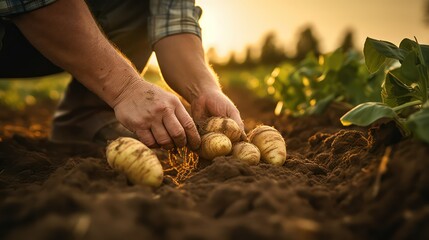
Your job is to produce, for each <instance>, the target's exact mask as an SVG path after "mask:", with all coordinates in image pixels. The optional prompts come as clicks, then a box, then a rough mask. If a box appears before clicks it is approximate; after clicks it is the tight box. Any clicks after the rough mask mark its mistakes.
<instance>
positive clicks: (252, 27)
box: [196, 0, 429, 57]
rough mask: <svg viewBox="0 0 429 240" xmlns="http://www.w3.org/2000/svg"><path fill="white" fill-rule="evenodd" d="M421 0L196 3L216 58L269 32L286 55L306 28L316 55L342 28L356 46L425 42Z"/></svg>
mask: <svg viewBox="0 0 429 240" xmlns="http://www.w3.org/2000/svg"><path fill="white" fill-rule="evenodd" d="M425 1H426V0H359V1H350V0H349V1H346V0H324V1H321V0H197V1H196V2H197V5H199V6H201V7H202V8H203V11H204V12H203V16H202V18H201V21H200V24H201V26H202V28H203V41H204V46H205V47H206V49H208V48H209V47H215V48H216V50H217V53H218V55H219V56H221V57H222V56H223V57H224V56H227V55H228V53H229V51H231V50H235V51H237V52H239V53H240V52H243V50H244V48H245V46H246V45H249V44H250V45H255V46H258V45H259V44H260V42H261V39H262V36H264V34H266V33H267V32H269V31H275V32H276V33H277V36H278V37H279V40H280V43H281V44H282V45H283V46H284V47H285V48H286V49H287V50H289V51H293V49H294V48H295V45H296V39H295V37H296V36H297V35H298V34H299V32H300V31H301V30H302V28H303V27H305V26H308V25H312V26H313V30H314V33H315V34H316V37H317V38H318V39H319V40H320V41H321V49H322V51H324V52H326V51H332V50H334V49H335V48H336V47H338V45H339V42H340V41H341V40H342V38H343V36H344V33H345V31H346V30H347V29H353V31H354V33H355V39H354V40H355V44H356V45H357V46H358V47H362V46H363V43H364V41H365V38H366V37H367V36H369V37H372V38H376V39H382V40H387V41H390V42H393V43H395V44H396V45H397V44H399V42H400V41H401V40H402V39H403V38H405V37H407V38H413V37H414V36H416V37H417V39H418V40H419V41H420V42H421V43H428V44H429V32H428V31H429V25H426V24H425V22H424V8H425Z"/></svg>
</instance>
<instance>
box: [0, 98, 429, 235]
mask: <svg viewBox="0 0 429 240" xmlns="http://www.w3.org/2000/svg"><path fill="white" fill-rule="evenodd" d="M227 93H228V94H229V95H230V97H231V98H232V99H233V101H234V102H235V103H236V104H237V106H238V107H239V109H241V112H242V114H243V117H244V120H245V124H246V129H247V130H250V129H251V128H253V127H254V126H256V125H257V124H260V123H265V124H268V125H272V126H274V127H276V128H277V129H278V130H279V131H280V132H281V133H282V135H283V136H284V138H285V140H286V143H287V150H288V157H287V160H286V163H285V164H284V165H283V166H282V167H276V166H272V165H269V164H265V163H260V164H259V165H257V166H248V165H246V164H244V163H241V162H240V161H238V160H237V159H233V158H231V157H219V158H216V159H214V160H213V161H210V162H208V161H204V160H200V161H199V163H198V165H197V168H196V169H195V170H194V171H193V172H192V174H191V175H189V176H188V177H189V178H187V179H186V180H184V181H181V182H179V184H178V185H176V184H175V182H174V181H171V178H168V177H166V178H165V181H164V183H163V185H162V186H161V187H160V188H158V189H151V188H148V187H142V186H136V185H132V184H131V183H129V182H128V181H127V179H126V177H125V176H124V175H122V174H120V173H117V172H115V171H113V170H112V169H111V168H110V167H109V166H108V165H107V163H106V159H105V157H104V149H103V148H102V147H99V146H97V145H90V144H88V145H70V144H55V143H51V142H49V141H48V140H47V136H48V133H49V129H50V119H51V115H52V113H53V111H54V107H55V104H54V103H43V104H39V105H37V106H33V107H29V108H28V109H27V110H26V111H25V112H15V111H11V110H8V109H2V111H1V112H0V239H429V159H428V156H429V146H428V145H425V144H423V143H420V142H418V141H415V140H412V139H401V138H400V136H399V135H398V134H399V133H398V131H397V130H396V129H395V128H394V126H393V124H391V123H383V124H379V125H378V126H376V127H372V128H369V129H368V128H345V127H342V126H341V124H340V122H339V120H338V119H339V117H340V116H341V115H342V114H343V113H345V111H346V110H347V109H344V108H342V107H341V105H337V104H333V105H331V106H330V107H329V108H328V110H327V112H326V113H324V114H323V115H318V116H311V117H302V118H293V117H290V116H281V117H276V116H274V115H273V114H272V112H273V107H274V106H273V103H271V102H269V101H265V100H260V99H259V100H257V99H250V98H249V96H251V94H248V93H245V92H242V91H228V92H227Z"/></svg>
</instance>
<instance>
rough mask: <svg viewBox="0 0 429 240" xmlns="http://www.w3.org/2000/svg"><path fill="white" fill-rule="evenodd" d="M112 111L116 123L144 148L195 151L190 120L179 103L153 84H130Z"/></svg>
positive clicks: (197, 140)
mask: <svg viewBox="0 0 429 240" xmlns="http://www.w3.org/2000/svg"><path fill="white" fill-rule="evenodd" d="M114 110H115V114H116V118H117V119H118V121H119V122H120V123H122V124H123V125H124V126H125V127H126V128H127V129H128V130H130V131H132V132H134V133H135V134H136V135H137V136H138V138H139V139H140V141H141V142H143V143H144V144H145V145H147V146H148V147H158V146H161V147H163V148H166V149H170V148H173V147H174V146H176V147H183V146H186V145H188V146H189V147H190V148H191V149H197V148H198V147H199V145H200V143H201V139H200V136H199V134H198V131H197V128H196V126H195V124H194V121H193V120H192V118H191V116H190V115H189V114H188V112H187V111H186V109H185V107H184V106H183V105H182V103H181V102H180V100H179V99H178V98H177V97H176V96H175V95H174V94H172V93H169V92H167V91H165V90H163V89H161V88H160V87H158V86H156V85H154V84H151V83H148V82H145V81H136V82H133V84H131V85H130V86H127V87H126V89H124V91H123V92H122V94H121V96H120V97H119V98H118V101H117V104H115V106H114Z"/></svg>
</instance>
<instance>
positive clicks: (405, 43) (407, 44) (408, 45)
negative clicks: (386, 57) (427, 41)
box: [399, 38, 418, 52]
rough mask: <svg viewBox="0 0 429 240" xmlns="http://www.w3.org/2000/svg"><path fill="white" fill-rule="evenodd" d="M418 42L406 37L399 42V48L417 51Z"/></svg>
mask: <svg viewBox="0 0 429 240" xmlns="http://www.w3.org/2000/svg"><path fill="white" fill-rule="evenodd" d="M417 45H418V43H416V42H415V41H413V40H411V39H409V38H404V39H403V40H402V41H401V43H400V44H399V48H400V49H403V50H406V51H414V52H415V51H416V49H417V47H418V46H417Z"/></svg>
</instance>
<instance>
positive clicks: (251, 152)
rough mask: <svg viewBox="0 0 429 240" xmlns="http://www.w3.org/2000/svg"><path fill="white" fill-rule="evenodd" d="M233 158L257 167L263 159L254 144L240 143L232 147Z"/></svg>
mask: <svg viewBox="0 0 429 240" xmlns="http://www.w3.org/2000/svg"><path fill="white" fill-rule="evenodd" d="M232 156H233V157H235V158H237V159H239V160H240V161H242V162H245V163H247V164H249V165H256V164H258V163H259V160H260V159H261V152H260V151H259V149H258V147H256V146H255V145H254V144H252V143H249V142H239V143H236V144H234V145H233V146H232Z"/></svg>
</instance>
